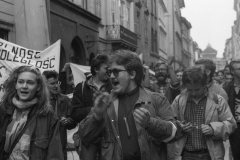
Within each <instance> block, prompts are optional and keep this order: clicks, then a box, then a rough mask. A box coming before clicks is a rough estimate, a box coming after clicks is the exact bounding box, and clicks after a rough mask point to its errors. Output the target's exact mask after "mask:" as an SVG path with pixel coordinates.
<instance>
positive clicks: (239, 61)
mask: <svg viewBox="0 0 240 160" xmlns="http://www.w3.org/2000/svg"><path fill="white" fill-rule="evenodd" d="M235 63H240V60H232V61H231V62H230V64H229V69H230V72H231V73H232V71H233V70H234V68H233V64H235Z"/></svg>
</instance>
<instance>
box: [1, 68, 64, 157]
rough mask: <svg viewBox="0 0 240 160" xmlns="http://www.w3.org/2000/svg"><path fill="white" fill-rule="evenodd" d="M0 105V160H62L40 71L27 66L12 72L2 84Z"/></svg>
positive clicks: (52, 115) (56, 127)
mask: <svg viewBox="0 0 240 160" xmlns="http://www.w3.org/2000/svg"><path fill="white" fill-rule="evenodd" d="M4 91H5V92H4V95H3V98H2V102H1V105H0V115H1V117H0V126H1V128H0V135H1V137H0V159H1V160H15V159H18V160H25V159H28V160H53V159H58V160H63V159H64V157H63V152H62V144H61V140H60V132H59V122H58V120H57V118H56V117H55V116H54V113H53V110H52V108H51V105H50V101H49V93H48V89H47V86H46V84H45V80H44V79H43V77H42V75H41V72H40V71H39V70H38V69H36V68H34V67H30V66H20V67H18V68H16V69H14V70H13V72H12V73H11V74H10V76H9V78H8V79H7V80H6V81H5V83H4Z"/></svg>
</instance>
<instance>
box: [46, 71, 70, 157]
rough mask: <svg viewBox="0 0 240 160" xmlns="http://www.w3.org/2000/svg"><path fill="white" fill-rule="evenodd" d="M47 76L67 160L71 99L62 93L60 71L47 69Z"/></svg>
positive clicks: (51, 100)
mask: <svg viewBox="0 0 240 160" xmlns="http://www.w3.org/2000/svg"><path fill="white" fill-rule="evenodd" d="M43 76H44V77H45V78H46V82H47V87H48V89H49V91H50V96H51V97H50V102H51V105H52V107H53V109H54V114H55V116H56V117H58V119H59V120H60V128H59V130H60V137H61V143H62V147H63V153H64V159H65V160H67V150H66V147H67V129H68V127H69V126H71V125H72V123H73V120H72V119H71V118H69V114H70V110H71V101H70V99H69V98H68V97H67V96H65V95H63V94H61V93H60V88H59V85H60V83H59V81H58V73H57V72H56V71H54V70H47V71H44V72H43Z"/></svg>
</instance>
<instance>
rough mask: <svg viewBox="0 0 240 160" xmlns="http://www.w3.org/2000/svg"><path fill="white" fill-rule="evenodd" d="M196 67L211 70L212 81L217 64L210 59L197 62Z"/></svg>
mask: <svg viewBox="0 0 240 160" xmlns="http://www.w3.org/2000/svg"><path fill="white" fill-rule="evenodd" d="M195 64H196V65H204V66H205V69H208V70H210V72H211V73H210V75H209V76H210V77H209V78H210V80H212V77H213V74H214V72H215V71H216V64H215V63H214V62H213V61H212V60H210V59H200V60H198V61H196V62H195Z"/></svg>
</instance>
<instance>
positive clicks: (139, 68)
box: [110, 49, 144, 86]
mask: <svg viewBox="0 0 240 160" xmlns="http://www.w3.org/2000/svg"><path fill="white" fill-rule="evenodd" d="M113 62H115V63H117V64H118V65H122V66H124V67H125V69H126V70H127V71H128V72H129V73H130V72H131V71H135V72H136V76H135V79H134V80H135V82H136V84H137V85H138V86H141V83H142V80H143V77H144V76H143V75H144V73H143V64H142V62H141V60H140V58H139V57H138V56H137V54H136V53H134V52H132V51H129V50H122V49H121V50H116V51H114V52H113V53H112V54H111V56H110V63H113Z"/></svg>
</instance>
